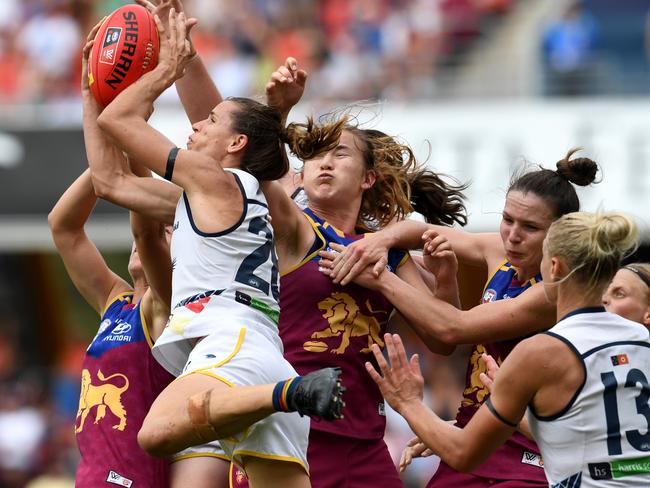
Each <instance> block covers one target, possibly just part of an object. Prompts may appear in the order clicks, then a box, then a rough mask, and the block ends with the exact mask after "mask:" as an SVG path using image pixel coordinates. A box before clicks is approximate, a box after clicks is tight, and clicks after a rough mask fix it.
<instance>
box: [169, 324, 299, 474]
mask: <svg viewBox="0 0 650 488" xmlns="http://www.w3.org/2000/svg"><path fill="white" fill-rule="evenodd" d="M273 339H274V337H270V336H269V330H268V327H266V326H263V325H257V324H254V323H249V324H248V325H247V326H242V327H239V328H237V329H236V328H234V327H229V326H227V325H226V326H223V327H219V329H218V331H216V332H214V333H213V334H210V335H208V336H206V337H205V338H203V339H202V340H201V341H200V342H199V343H198V344H197V345H196V346H195V347H194V349H193V350H192V352H191V353H190V356H189V358H188V361H187V363H186V365H185V368H184V369H183V373H182V374H181V376H180V377H183V376H186V375H188V374H204V375H207V376H210V377H212V378H215V379H218V380H219V381H221V382H223V383H225V384H226V385H228V386H231V387H234V386H252V385H264V384H273V383H277V382H278V381H283V380H286V379H288V378H292V377H294V376H298V373H297V372H296V370H295V369H293V367H292V366H291V364H289V362H288V361H287V360H286V359H285V358H284V356H283V355H282V349H281V342H279V340H278V341H277V342H276V341H275V340H273ZM309 425H310V420H309V418H308V417H301V416H300V415H299V414H298V413H297V412H293V413H284V412H278V413H274V414H272V415H270V416H268V417H266V418H265V419H262V420H260V421H258V422H256V423H254V424H253V425H252V426H250V427H249V428H248V429H246V430H245V431H243V432H241V433H239V434H237V435H235V436H233V437H230V438H227V439H220V440H219V444H220V445H221V448H222V449H223V451H224V452H225V454H226V456H227V457H228V458H229V459H231V460H232V461H233V462H234V463H235V464H237V465H239V466H240V467H243V464H242V457H245V456H252V457H259V458H264V459H275V460H278V461H289V462H295V463H298V464H300V465H301V466H302V467H303V468H304V469H305V471H307V473H309V466H308V464H307V443H308V437H309ZM209 446H210V445H207V446H205V447H206V449H204V450H203V452H205V450H209V449H210V447H209ZM197 449H198V448H197ZM212 449H214V448H213V447H212ZM199 451H201V449H199ZM179 454H181V453H179ZM196 455H200V454H196Z"/></svg>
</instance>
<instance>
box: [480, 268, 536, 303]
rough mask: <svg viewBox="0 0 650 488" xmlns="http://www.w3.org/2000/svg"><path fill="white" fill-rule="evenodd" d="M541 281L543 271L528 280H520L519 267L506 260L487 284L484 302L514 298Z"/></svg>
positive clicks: (484, 291) (484, 290)
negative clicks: (518, 275) (518, 276)
mask: <svg viewBox="0 0 650 488" xmlns="http://www.w3.org/2000/svg"><path fill="white" fill-rule="evenodd" d="M540 281H542V275H541V273H537V274H536V275H535V276H534V277H533V278H531V279H529V280H527V281H520V280H519V279H517V269H516V268H514V267H513V266H512V264H510V263H509V262H508V261H504V262H503V264H501V266H499V267H498V268H497V269H496V271H495V272H494V273H493V274H492V276H491V277H490V279H488V281H487V283H486V284H485V288H484V289H483V302H486V301H494V300H501V299H503V298H514V297H516V296H517V295H520V294H521V293H522V292H524V290H527V289H528V288H530V287H531V286H532V285H534V284H535V283H538V282H540ZM491 294H494V296H491Z"/></svg>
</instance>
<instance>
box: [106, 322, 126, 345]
mask: <svg viewBox="0 0 650 488" xmlns="http://www.w3.org/2000/svg"><path fill="white" fill-rule="evenodd" d="M115 324H116V325H115V327H114V328H113V330H112V331H111V333H110V334H108V335H107V336H106V337H104V339H103V340H104V341H108V342H131V339H132V337H131V335H130V334H128V333H129V332H130V331H131V329H132V328H133V327H132V326H131V324H129V323H128V322H126V321H124V320H122V319H119V318H118V319H117V320H116V321H115Z"/></svg>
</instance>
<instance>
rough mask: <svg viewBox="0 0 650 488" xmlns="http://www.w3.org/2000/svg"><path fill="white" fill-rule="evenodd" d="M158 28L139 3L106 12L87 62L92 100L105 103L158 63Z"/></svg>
mask: <svg viewBox="0 0 650 488" xmlns="http://www.w3.org/2000/svg"><path fill="white" fill-rule="evenodd" d="M159 46H160V43H159V40H158V30H157V29H156V23H155V22H154V20H153V16H152V15H151V14H150V13H149V11H148V10H147V9H146V8H144V7H141V6H140V5H125V6H123V7H120V8H118V9H117V10H115V11H114V12H113V13H112V14H111V15H109V16H108V17H107V18H106V20H105V21H104V23H103V24H102V26H101V27H100V28H99V31H98V32H97V36H96V37H95V44H93V48H92V52H91V53H90V59H89V62H88V71H89V74H88V78H89V79H88V84H89V85H90V89H91V90H92V92H93V95H95V99H96V100H97V101H98V102H99V103H100V104H102V105H104V106H106V105H108V104H109V103H110V102H111V101H112V100H113V99H114V98H115V97H116V96H117V95H118V94H119V93H120V92H121V91H122V90H124V89H125V88H126V87H127V86H129V85H130V84H131V83H133V82H134V81H136V80H137V79H138V78H140V77H141V76H142V75H143V74H144V73H146V72H148V71H151V70H152V69H153V68H155V67H156V64H157V63H158V49H159Z"/></svg>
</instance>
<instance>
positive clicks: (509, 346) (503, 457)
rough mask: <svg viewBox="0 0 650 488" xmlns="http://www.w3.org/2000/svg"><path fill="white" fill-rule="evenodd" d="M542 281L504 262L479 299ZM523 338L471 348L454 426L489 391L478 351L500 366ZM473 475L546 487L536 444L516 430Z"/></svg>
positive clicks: (472, 411)
mask: <svg viewBox="0 0 650 488" xmlns="http://www.w3.org/2000/svg"><path fill="white" fill-rule="evenodd" d="M541 280H542V276H541V275H540V274H538V275H536V276H535V277H534V278H532V279H530V280H528V281H525V282H522V281H519V280H518V279H517V272H516V270H515V268H513V267H512V265H511V264H510V263H508V262H505V263H504V264H502V265H501V266H499V268H498V269H497V270H496V271H495V272H494V274H493V275H492V277H491V278H490V279H489V280H488V282H487V284H486V285H485V289H484V290H483V298H482V302H483V303H487V302H493V301H496V300H507V299H510V298H515V297H516V296H518V295H520V294H521V293H524V292H525V291H526V290H527V289H528V288H530V287H531V286H532V285H533V284H535V283H536V282H539V281H541ZM522 339H523V338H520V339H513V340H509V341H500V342H490V343H485V344H478V345H475V346H473V347H472V352H471V355H470V360H469V364H468V366H467V373H466V383H465V391H464V392H463V400H462V403H461V406H460V408H459V409H458V414H457V416H456V425H458V426H459V427H464V426H465V425H467V423H468V422H469V420H470V419H471V418H472V416H473V415H474V414H475V413H476V412H477V410H478V409H479V407H480V406H481V405H482V404H483V402H485V400H486V398H487V396H488V394H489V393H488V390H487V388H486V387H485V386H484V385H483V383H482V382H481V379H480V377H479V375H480V374H481V373H485V372H487V370H486V366H485V363H483V361H482V360H481V354H483V353H487V354H490V355H491V356H492V357H494V359H495V361H496V362H497V363H498V364H499V365H501V363H502V362H503V361H504V360H505V358H506V357H507V356H508V354H510V351H512V350H513V349H514V347H515V346H516V345H517V344H518V343H519V342H520V341H521V340H522ZM472 474H474V475H478V476H482V477H484V478H492V479H502V480H506V479H507V480H527V481H529V482H531V483H532V482H535V481H537V482H539V483H540V486H547V481H546V476H545V475H544V469H543V464H542V458H541V456H540V453H539V449H538V448H537V445H536V444H535V443H534V442H533V441H531V440H530V439H528V438H526V437H525V436H523V435H522V434H520V433H519V432H515V433H514V434H512V436H511V437H510V438H509V439H508V440H507V441H506V442H505V443H504V444H503V445H502V446H501V447H499V448H498V449H497V450H496V451H495V452H494V453H493V454H492V455H491V456H490V457H489V458H488V459H487V460H486V461H485V462H484V463H483V464H482V465H481V466H479V467H478V468H476V469H475V470H474V471H472ZM452 476H453V475H452ZM438 484H441V485H444V484H445V483H442V479H441V477H440V476H438V477H437V478H434V480H432V482H430V485H428V486H431V487H434V486H438Z"/></svg>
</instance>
